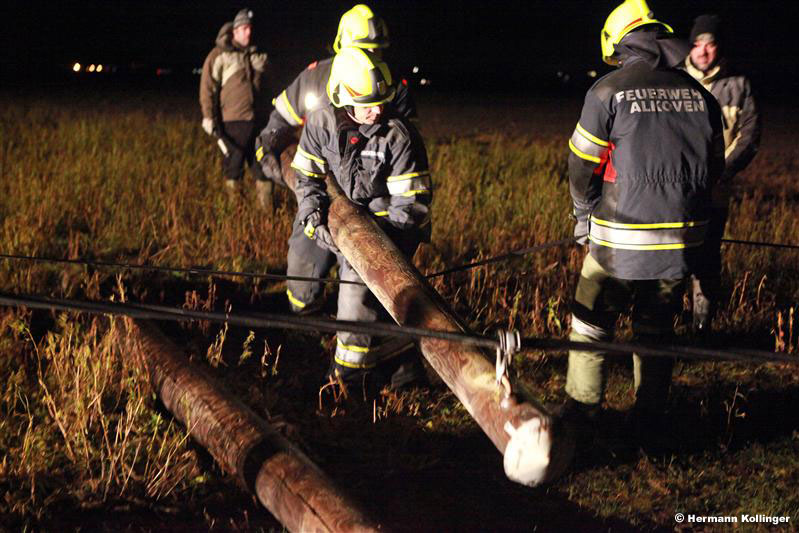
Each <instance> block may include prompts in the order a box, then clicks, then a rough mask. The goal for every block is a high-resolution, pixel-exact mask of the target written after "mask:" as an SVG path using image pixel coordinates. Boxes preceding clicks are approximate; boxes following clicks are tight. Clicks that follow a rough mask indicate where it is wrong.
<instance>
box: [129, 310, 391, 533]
mask: <svg viewBox="0 0 799 533" xmlns="http://www.w3.org/2000/svg"><path fill="white" fill-rule="evenodd" d="M126 322H127V324H128V326H129V328H128V329H129V331H130V333H131V335H130V338H132V339H134V343H135V344H134V346H135V348H136V351H137V352H138V353H139V355H140V356H141V361H142V364H143V365H144V366H145V367H146V369H147V372H148V374H149V376H150V381H151V383H152V386H153V389H154V390H155V393H156V394H157V395H158V397H159V398H160V399H161V401H162V402H163V404H164V406H166V408H167V409H168V410H169V411H170V412H171V413H172V414H173V415H174V416H175V417H176V418H177V419H178V420H179V421H180V422H182V423H183V424H185V425H186V427H187V428H188V430H189V433H190V434H191V436H192V437H193V438H194V439H195V440H197V442H199V443H200V444H201V445H202V446H203V447H205V448H206V449H207V450H208V451H209V452H210V453H211V455H212V456H213V457H214V459H215V460H216V461H217V462H218V463H219V465H220V466H221V467H222V469H223V470H224V471H225V472H228V473H229V474H232V475H233V476H235V477H236V479H237V481H238V482H239V484H241V486H242V487H244V488H245V489H247V490H248V491H250V492H251V493H254V494H255V495H256V496H257V498H258V501H260V502H261V504H263V505H264V506H265V507H266V508H267V509H268V510H269V511H270V512H271V513H272V514H273V515H274V516H275V518H277V519H278V520H279V521H280V522H281V523H282V524H283V525H284V526H285V527H286V528H287V529H288V530H289V531H302V532H305V531H319V532H338V531H350V532H361V531H377V530H378V529H380V528H379V526H377V525H376V524H375V523H374V522H372V521H371V520H369V519H368V518H366V514H365V513H364V512H362V511H360V510H359V509H358V507H357V506H356V505H355V504H354V503H353V502H352V501H350V500H348V499H347V498H346V497H345V496H344V495H342V493H341V491H340V490H339V489H338V488H336V487H335V485H334V484H333V483H332V482H331V481H330V480H329V479H328V478H327V476H325V474H324V473H323V472H322V471H321V470H320V469H319V468H318V467H317V466H316V465H314V464H313V463H312V462H311V460H310V459H308V458H307V457H306V456H305V454H303V453H302V452H301V451H300V450H298V449H297V448H296V447H295V446H294V445H292V444H291V443H290V442H289V441H288V440H286V439H285V438H284V437H283V436H282V435H280V433H278V432H277V431H276V430H275V429H273V428H272V427H270V426H269V425H268V424H267V423H266V422H265V421H264V420H262V419H261V418H260V417H258V415H256V414H255V413H254V412H253V411H252V410H251V409H249V408H248V407H247V406H246V405H244V404H243V403H242V402H241V401H239V400H238V399H236V398H234V397H232V396H230V395H229V394H226V393H224V392H222V390H221V388H220V387H219V385H217V384H216V383H215V381H214V380H213V379H212V378H211V377H210V376H208V375H207V374H206V373H205V372H203V371H201V370H200V369H199V368H197V367H195V366H193V365H191V364H188V361H187V360H186V358H185V357H184V356H183V355H182V354H180V352H179V349H178V348H177V347H176V346H175V345H174V344H173V343H172V342H171V341H169V339H167V338H166V337H165V336H164V335H163V334H162V333H161V332H160V331H159V330H158V328H156V327H155V326H154V325H152V324H151V323H149V322H145V321H135V322H134V321H132V320H130V319H128V320H127V321H126Z"/></svg>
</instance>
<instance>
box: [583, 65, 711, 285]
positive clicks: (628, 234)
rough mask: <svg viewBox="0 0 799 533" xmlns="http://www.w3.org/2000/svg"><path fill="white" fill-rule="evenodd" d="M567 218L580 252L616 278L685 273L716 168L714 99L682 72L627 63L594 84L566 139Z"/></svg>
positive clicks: (699, 240)
mask: <svg viewBox="0 0 799 533" xmlns="http://www.w3.org/2000/svg"><path fill="white" fill-rule="evenodd" d="M569 149H570V154H569V183H570V190H571V195H572V200H573V202H574V211H575V215H576V216H577V218H578V219H579V220H582V221H586V220H589V221H590V230H589V240H590V253H591V255H592V256H593V257H594V258H595V259H596V260H597V262H598V263H599V264H600V265H601V266H602V268H604V269H605V270H607V271H608V272H609V273H610V274H611V275H613V276H614V277H617V278H620V279H678V278H682V277H684V276H685V275H686V274H687V273H688V272H690V271H693V270H694V269H695V266H696V265H695V264H694V263H696V261H698V260H699V257H698V249H699V248H700V247H701V246H702V244H703V242H704V237H705V231H706V228H707V221H708V218H709V214H710V191H711V188H712V185H713V183H714V182H715V180H717V179H718V178H719V177H720V175H721V172H722V171H723V168H724V160H723V137H722V130H721V114H720V111H719V108H718V105H717V104H716V101H715V99H714V98H713V97H712V96H711V95H710V94H709V93H708V92H707V91H705V90H704V89H703V88H702V87H701V86H700V85H699V84H698V83H696V81H695V80H693V79H692V78H691V77H690V76H688V75H687V74H686V73H685V72H682V71H678V70H674V69H665V68H656V69H653V68H652V67H651V66H650V65H649V64H647V63H646V62H645V61H643V60H639V59H637V58H636V56H631V57H628V58H627V59H626V60H624V61H623V62H622V67H621V68H619V69H618V70H616V71H614V72H612V73H610V74H608V75H606V76H604V77H603V78H602V79H600V80H599V81H597V82H596V83H595V84H594V86H593V87H591V89H590V90H589V91H588V93H587V94H586V97H585V104H584V106H583V110H582V114H581V115H580V120H579V122H578V124H577V126H576V128H575V130H574V132H573V134H572V136H571V138H570V139H569Z"/></svg>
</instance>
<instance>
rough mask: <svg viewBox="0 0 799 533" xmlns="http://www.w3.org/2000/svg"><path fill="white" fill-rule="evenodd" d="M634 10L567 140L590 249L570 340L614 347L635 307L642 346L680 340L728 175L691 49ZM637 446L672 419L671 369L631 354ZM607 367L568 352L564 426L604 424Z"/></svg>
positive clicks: (607, 39)
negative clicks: (689, 58) (685, 67)
mask: <svg viewBox="0 0 799 533" xmlns="http://www.w3.org/2000/svg"><path fill="white" fill-rule="evenodd" d="M671 34H672V30H671V28H670V27H669V26H668V25H666V24H664V23H663V22H660V21H658V20H656V19H655V18H654V17H653V14H652V12H651V11H650V9H649V6H648V5H647V4H646V2H645V1H644V0H627V1H625V2H624V3H622V4H621V5H619V6H618V7H617V8H616V9H615V10H614V11H613V12H612V13H611V14H610V16H609V17H608V18H607V21H606V22H605V27H604V28H603V30H602V34H601V44H602V58H603V60H604V61H605V62H606V63H608V64H611V65H616V66H618V67H619V68H618V69H617V70H615V71H614V72H611V73H610V74H608V75H606V76H604V77H602V78H601V79H599V80H598V81H597V82H596V83H595V84H594V85H593V86H592V87H591V89H589V91H588V93H587V94H586V96H585V103H584V105H583V110H582V113H581V115H580V120H579V122H578V123H577V127H576V128H575V130H574V133H573V134H572V137H571V139H570V140H569V148H570V150H571V153H570V154H569V184H570V190H571V196H572V201H573V203H574V216H575V218H576V220H577V226H576V228H575V236H577V237H582V238H583V239H586V240H587V241H590V249H589V253H588V255H587V256H586V258H585V262H584V263H583V267H582V271H581V272H580V280H579V282H578V284H577V291H576V295H575V301H574V304H573V308H572V311H573V312H572V323H571V327H572V330H571V334H570V337H569V338H570V339H571V340H573V341H580V342H587V343H591V342H601V341H610V340H612V338H613V334H614V327H615V324H616V321H617V319H618V316H619V313H621V312H624V311H626V310H627V309H628V308H629V306H630V304H632V305H633V313H632V327H633V334H634V336H635V338H637V339H638V340H640V341H643V342H644V343H650V344H651V343H657V342H662V341H663V340H664V339H668V338H669V337H670V336H672V335H673V334H674V332H673V323H674V315H675V313H677V312H679V310H680V309H681V306H682V294H683V291H684V281H685V277H686V276H687V275H688V274H690V273H691V272H693V271H694V270H695V265H696V263H697V262H698V261H699V260H700V255H701V250H702V245H703V243H704V240H705V233H706V230H707V225H708V219H709V216H710V194H711V190H712V187H713V184H714V183H715V181H716V180H717V179H718V178H719V177H720V176H721V173H722V172H723V170H724V145H723V138H722V132H721V114H720V112H719V109H718V104H717V103H716V101H715V100H714V98H713V97H712V96H711V95H710V93H708V92H707V91H705V90H704V89H702V87H701V85H699V84H698V83H697V82H696V81H695V80H693V79H692V78H691V77H690V76H688V75H687V74H686V73H685V72H682V71H680V70H677V69H676V68H674V67H676V66H677V65H679V64H680V63H681V61H682V59H683V58H684V57H685V54H686V53H687V47H686V46H684V43H682V44H681V43H680V41H678V40H676V39H674V38H673V37H672V35H671ZM633 363H634V364H633V367H634V379H635V407H634V410H633V421H634V424H635V426H636V429H637V430H638V432H639V437H642V438H645V436H646V435H647V434H649V433H650V430H651V429H654V428H655V427H656V426H657V424H658V420H659V419H660V417H661V415H662V413H663V412H664V409H665V404H666V400H667V398H668V390H669V385H670V382H671V370H672V366H673V361H672V360H671V359H666V358H642V357H638V356H636V355H633ZM604 364H605V357H604V354H602V353H601V352H597V351H592V350H570V351H569V367H568V372H567V376H566V393H567V394H568V396H569V399H568V401H567V403H566V405H565V406H564V409H563V414H564V416H569V417H572V419H574V420H578V421H581V422H582V423H583V424H584V425H585V426H587V427H592V426H593V425H594V424H596V421H597V418H598V415H599V412H600V405H601V402H602V399H603V396H604V391H605V371H604Z"/></svg>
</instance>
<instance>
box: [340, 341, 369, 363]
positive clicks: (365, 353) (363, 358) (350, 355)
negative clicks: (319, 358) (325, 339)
mask: <svg viewBox="0 0 799 533" xmlns="http://www.w3.org/2000/svg"><path fill="white" fill-rule="evenodd" d="M335 360H336V363H338V364H340V365H342V366H346V367H347V368H373V367H374V366H375V365H376V364H377V363H375V362H374V361H372V360H371V358H370V357H369V347H368V346H358V345H355V344H344V343H343V342H341V339H337V340H336V355H335Z"/></svg>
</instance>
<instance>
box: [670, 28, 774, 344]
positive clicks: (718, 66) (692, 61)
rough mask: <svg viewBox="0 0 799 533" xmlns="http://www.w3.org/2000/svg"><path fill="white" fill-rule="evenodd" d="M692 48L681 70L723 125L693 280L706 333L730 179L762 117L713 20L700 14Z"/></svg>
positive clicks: (699, 325) (744, 161)
mask: <svg viewBox="0 0 799 533" xmlns="http://www.w3.org/2000/svg"><path fill="white" fill-rule="evenodd" d="M690 42H691V43H692V44H693V48H692V49H691V52H690V53H689V54H688V56H687V57H686V58H685V70H686V71H687V72H688V73H689V74H690V75H691V76H693V77H694V78H695V79H696V80H697V81H699V83H701V84H702V86H703V87H704V88H705V89H707V90H708V91H710V92H711V93H712V94H713V96H714V97H716V100H718V102H719V105H720V106H721V113H722V117H723V123H724V145H725V150H724V156H725V160H726V167H725V170H724V174H723V175H722V177H721V180H719V183H717V184H716V187H715V188H714V190H713V216H712V218H711V223H710V227H709V229H708V239H707V260H706V264H705V265H704V266H705V268H703V270H702V271H700V272H697V273H696V274H695V275H694V278H693V303H694V327H695V329H697V330H699V331H707V330H708V329H709V326H710V320H711V318H712V316H713V312H714V308H715V307H716V301H717V299H718V291H719V278H720V275H721V238H722V237H723V235H724V227H725V226H726V223H727V216H728V209H729V207H728V206H729V200H730V192H731V185H732V180H733V178H734V177H735V175H736V174H737V173H739V172H740V171H742V170H743V169H745V168H746V167H747V165H749V163H750V162H751V161H752V159H753V158H754V157H755V154H757V150H758V148H759V146H760V130H761V122H760V113H758V109H757V102H756V101H755V97H754V95H753V94H752V86H751V84H750V83H749V80H748V79H747V78H746V76H744V75H742V74H740V73H738V72H735V71H734V70H733V69H732V68H731V67H730V65H729V64H728V62H727V60H726V58H725V57H724V56H723V54H722V52H723V51H724V49H723V34H722V26H721V21H720V20H719V17H718V16H717V15H700V16H699V17H697V18H696V19H695V20H694V25H693V28H691V34H690Z"/></svg>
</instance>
